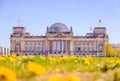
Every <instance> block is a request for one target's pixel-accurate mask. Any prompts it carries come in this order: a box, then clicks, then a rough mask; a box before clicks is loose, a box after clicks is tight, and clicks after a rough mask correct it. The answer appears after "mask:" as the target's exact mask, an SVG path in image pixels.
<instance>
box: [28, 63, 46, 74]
mask: <svg viewBox="0 0 120 81" xmlns="http://www.w3.org/2000/svg"><path fill="white" fill-rule="evenodd" d="M27 68H28V70H29V71H31V72H33V73H35V74H37V75H45V74H46V68H45V67H43V66H42V65H40V64H37V63H36V62H28V64H27Z"/></svg>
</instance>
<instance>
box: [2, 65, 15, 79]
mask: <svg viewBox="0 0 120 81" xmlns="http://www.w3.org/2000/svg"><path fill="white" fill-rule="evenodd" d="M15 79H16V74H15V73H14V72H13V71H12V70H11V69H9V68H7V67H3V66H2V67H0V81H15Z"/></svg>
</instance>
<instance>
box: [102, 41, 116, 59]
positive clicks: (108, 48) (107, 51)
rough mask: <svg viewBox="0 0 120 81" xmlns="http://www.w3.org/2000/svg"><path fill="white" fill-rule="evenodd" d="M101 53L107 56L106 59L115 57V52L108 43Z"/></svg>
mask: <svg viewBox="0 0 120 81" xmlns="http://www.w3.org/2000/svg"><path fill="white" fill-rule="evenodd" d="M103 52H104V53H105V54H106V55H107V56H108V57H113V56H116V54H117V52H116V50H115V49H114V48H113V47H112V45H111V44H110V43H108V42H106V43H105V44H104V46H103Z"/></svg>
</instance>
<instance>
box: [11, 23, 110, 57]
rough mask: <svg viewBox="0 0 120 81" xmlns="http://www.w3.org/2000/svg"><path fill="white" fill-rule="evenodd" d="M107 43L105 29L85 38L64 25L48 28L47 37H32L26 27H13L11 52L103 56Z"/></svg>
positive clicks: (58, 24)
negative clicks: (75, 34)
mask: <svg viewBox="0 0 120 81" xmlns="http://www.w3.org/2000/svg"><path fill="white" fill-rule="evenodd" d="M105 42H108V35H107V34H106V28H105V27H95V28H94V30H93V31H92V32H91V33H87V34H86V35H85V36H74V35H73V30H72V27H70V29H68V27H67V26H66V25H65V24H63V23H55V24H53V25H51V26H50V27H47V29H46V35H45V36H31V35H30V34H29V33H27V32H26V29H25V28H24V27H13V33H12V35H11V37H10V52H11V53H15V54H17V55H22V56H23V55H45V56H63V55H77V56H89V55H90V56H102V55H104V53H103V51H102V47H103V45H104V43H105Z"/></svg>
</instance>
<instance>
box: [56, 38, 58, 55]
mask: <svg viewBox="0 0 120 81" xmlns="http://www.w3.org/2000/svg"><path fill="white" fill-rule="evenodd" d="M56 53H58V41H57V40H56Z"/></svg>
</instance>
